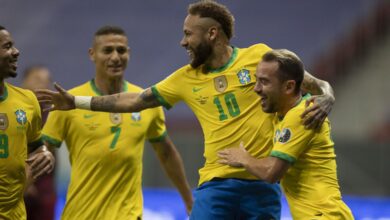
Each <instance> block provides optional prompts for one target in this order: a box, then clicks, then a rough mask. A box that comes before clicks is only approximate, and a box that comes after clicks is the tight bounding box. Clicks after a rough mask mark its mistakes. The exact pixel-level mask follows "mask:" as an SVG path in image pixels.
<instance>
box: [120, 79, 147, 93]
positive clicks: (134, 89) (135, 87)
mask: <svg viewBox="0 0 390 220" xmlns="http://www.w3.org/2000/svg"><path fill="white" fill-rule="evenodd" d="M125 86H126V88H125V91H127V92H142V91H143V90H144V88H142V87H141V86H138V85H136V84H133V83H131V82H128V81H125Z"/></svg>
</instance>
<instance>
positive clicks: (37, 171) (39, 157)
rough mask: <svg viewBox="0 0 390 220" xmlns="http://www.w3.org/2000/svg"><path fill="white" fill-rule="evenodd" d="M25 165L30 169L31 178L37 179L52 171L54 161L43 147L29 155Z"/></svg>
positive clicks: (51, 155)
mask: <svg viewBox="0 0 390 220" xmlns="http://www.w3.org/2000/svg"><path fill="white" fill-rule="evenodd" d="M26 163H27V164H28V165H29V166H30V168H31V173H32V176H33V178H34V179H37V178H38V177H40V176H42V175H43V174H48V173H51V172H52V171H53V169H54V165H55V159H54V156H53V154H52V153H51V152H50V151H49V150H48V149H47V148H46V146H44V145H43V146H41V147H40V148H38V149H37V150H35V151H34V152H32V153H31V154H29V158H28V159H27V160H26Z"/></svg>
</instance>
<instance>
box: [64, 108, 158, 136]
mask: <svg viewBox="0 0 390 220" xmlns="http://www.w3.org/2000/svg"><path fill="white" fill-rule="evenodd" d="M70 117H71V119H70V121H71V124H70V127H71V130H73V131H80V132H82V133H84V134H86V135H87V134H92V135H95V136H98V135H107V133H112V132H115V130H118V129H121V130H131V131H132V133H133V134H138V133H144V132H146V131H147V129H148V126H149V124H150V122H151V117H150V115H148V114H145V112H133V113H106V112H92V111H79V112H74V113H72V114H71V115H70Z"/></svg>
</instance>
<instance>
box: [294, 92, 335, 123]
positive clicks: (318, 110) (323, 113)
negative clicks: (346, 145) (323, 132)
mask: <svg viewBox="0 0 390 220" xmlns="http://www.w3.org/2000/svg"><path fill="white" fill-rule="evenodd" d="M334 101H335V100H334V97H332V96H329V95H315V96H312V97H310V98H309V99H308V100H306V110H305V111H304V112H303V113H302V114H301V118H302V119H303V125H305V128H307V129H318V128H320V127H321V125H322V123H324V121H325V119H326V117H327V116H328V115H329V113H330V111H331V110H332V107H333V104H334ZM311 103H313V105H310V104H311Z"/></svg>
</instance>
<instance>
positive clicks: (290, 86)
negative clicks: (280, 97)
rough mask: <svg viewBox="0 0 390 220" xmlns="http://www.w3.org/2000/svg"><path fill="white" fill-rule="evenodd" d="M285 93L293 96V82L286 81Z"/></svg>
mask: <svg viewBox="0 0 390 220" xmlns="http://www.w3.org/2000/svg"><path fill="white" fill-rule="evenodd" d="M284 84H285V86H284V88H285V91H286V93H287V94H294V91H295V85H296V82H295V80H287V81H286V82H285V83H284Z"/></svg>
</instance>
